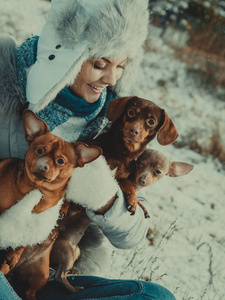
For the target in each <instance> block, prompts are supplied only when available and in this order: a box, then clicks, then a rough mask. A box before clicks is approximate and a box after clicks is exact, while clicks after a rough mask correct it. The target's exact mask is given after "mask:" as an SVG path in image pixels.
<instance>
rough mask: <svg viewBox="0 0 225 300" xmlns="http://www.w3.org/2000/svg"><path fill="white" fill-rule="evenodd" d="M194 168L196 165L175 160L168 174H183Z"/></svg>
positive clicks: (174, 175) (171, 175) (175, 175)
mask: <svg viewBox="0 0 225 300" xmlns="http://www.w3.org/2000/svg"><path fill="white" fill-rule="evenodd" d="M193 168H194V165H191V164H188V163H184V162H176V161H173V162H172V164H171V166H170V169H169V171H168V173H167V174H166V175H168V176H170V177H178V176H183V175H185V174H188V173H189V172H191V170H192V169H193Z"/></svg>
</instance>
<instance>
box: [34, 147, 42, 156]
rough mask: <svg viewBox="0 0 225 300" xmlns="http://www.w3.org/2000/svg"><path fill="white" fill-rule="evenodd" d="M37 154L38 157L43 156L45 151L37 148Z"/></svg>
mask: <svg viewBox="0 0 225 300" xmlns="http://www.w3.org/2000/svg"><path fill="white" fill-rule="evenodd" d="M35 153H36V154H37V155H42V154H44V149H43V148H37V149H36V150H35Z"/></svg>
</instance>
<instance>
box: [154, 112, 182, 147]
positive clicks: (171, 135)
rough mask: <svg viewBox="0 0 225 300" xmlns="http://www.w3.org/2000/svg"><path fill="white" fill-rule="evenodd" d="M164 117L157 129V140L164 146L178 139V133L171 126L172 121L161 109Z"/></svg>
mask: <svg viewBox="0 0 225 300" xmlns="http://www.w3.org/2000/svg"><path fill="white" fill-rule="evenodd" d="M162 113H163V115H164V122H163V124H162V126H161V127H160V128H159V131H158V135H157V140H158V142H159V144H160V145H162V146H166V145H170V144H172V143H173V142H174V141H175V140H176V139H177V137H178V132H177V129H176V127H175V125H174V124H173V122H172V120H171V119H170V118H169V117H168V115H167V113H166V112H165V110H164V109H162Z"/></svg>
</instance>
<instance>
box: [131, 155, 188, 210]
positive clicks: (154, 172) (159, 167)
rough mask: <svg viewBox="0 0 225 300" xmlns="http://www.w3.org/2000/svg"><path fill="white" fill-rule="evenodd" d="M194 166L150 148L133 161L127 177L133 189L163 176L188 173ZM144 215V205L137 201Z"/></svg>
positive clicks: (145, 185) (144, 185) (152, 182)
mask: <svg viewBox="0 0 225 300" xmlns="http://www.w3.org/2000/svg"><path fill="white" fill-rule="evenodd" d="M193 168H194V166H193V165H192V164H188V163H185V162H175V161H170V160H169V159H168V158H167V157H166V156H165V155H164V154H163V153H162V152H160V151H157V150H152V149H147V150H145V151H144V152H143V153H142V154H141V155H140V156H139V157H138V158H137V160H136V161H133V165H132V171H131V173H130V176H129V177H128V179H129V180H130V181H131V182H132V184H133V186H134V188H135V191H138V190H140V189H141V188H143V187H147V186H149V185H152V184H154V183H155V182H157V181H158V180H160V179H162V178H163V177H164V176H170V177H178V176H183V175H185V174H188V173H189V172H190V171H191V170H192V169H193ZM138 204H139V205H140V206H141V207H142V209H143V211H144V213H145V215H148V212H147V210H146V209H145V207H144V206H143V205H142V204H141V203H140V202H139V201H138Z"/></svg>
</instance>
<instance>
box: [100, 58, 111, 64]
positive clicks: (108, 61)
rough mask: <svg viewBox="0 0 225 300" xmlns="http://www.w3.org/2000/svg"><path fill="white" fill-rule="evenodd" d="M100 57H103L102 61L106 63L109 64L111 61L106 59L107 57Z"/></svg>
mask: <svg viewBox="0 0 225 300" xmlns="http://www.w3.org/2000/svg"><path fill="white" fill-rule="evenodd" d="M102 59H103V60H104V61H106V62H107V63H109V64H111V63H112V62H111V61H110V60H108V59H107V58H105V57H102Z"/></svg>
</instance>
